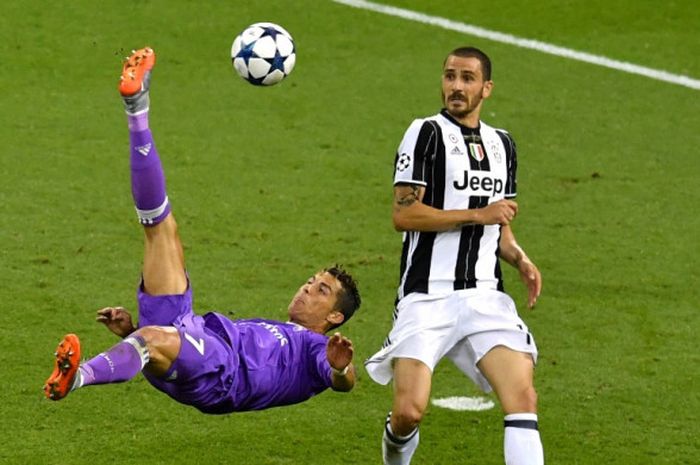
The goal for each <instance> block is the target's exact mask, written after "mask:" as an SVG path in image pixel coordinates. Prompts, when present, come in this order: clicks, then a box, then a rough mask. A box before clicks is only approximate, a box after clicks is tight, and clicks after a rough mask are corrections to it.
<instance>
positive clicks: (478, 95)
mask: <svg viewBox="0 0 700 465" xmlns="http://www.w3.org/2000/svg"><path fill="white" fill-rule="evenodd" d="M492 86H493V83H492V82H491V81H484V76H483V73H482V69H481V62H480V61H479V59H478V58H474V57H468V58H464V57H458V56H454V55H450V56H449V57H447V61H445V66H444V68H443V70H442V102H443V105H444V106H445V108H446V109H447V112H448V113H449V114H450V115H452V116H453V117H454V118H455V119H458V120H461V119H462V118H465V117H466V116H468V115H470V114H471V113H473V112H474V111H475V110H479V109H480V107H481V101H482V100H483V99H485V98H487V97H488V96H489V95H491V88H492Z"/></svg>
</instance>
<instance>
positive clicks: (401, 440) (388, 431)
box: [384, 413, 418, 446]
mask: <svg viewBox="0 0 700 465" xmlns="http://www.w3.org/2000/svg"><path fill="white" fill-rule="evenodd" d="M390 419H391V413H389V416H388V417H386V423H384V432H385V433H386V436H387V437H388V438H389V440H390V441H391V442H393V443H394V444H396V445H398V446H402V445H404V444H406V443H407V442H409V441H410V440H411V439H413V437H414V436H415V435H416V434H417V433H418V427H417V426H416V429H414V430H413V431H411V432H410V433H409V434H408V436H405V437H401V438H399V437H397V436H396V435H395V434H394V433H393V432H392V431H391V429H390V428H389V424H390Z"/></svg>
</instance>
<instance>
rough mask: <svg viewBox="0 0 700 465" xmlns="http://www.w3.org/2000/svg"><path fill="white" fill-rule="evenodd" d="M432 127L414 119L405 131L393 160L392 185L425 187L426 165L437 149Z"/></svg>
mask: <svg viewBox="0 0 700 465" xmlns="http://www.w3.org/2000/svg"><path fill="white" fill-rule="evenodd" d="M436 135H437V134H436V131H435V127H434V125H433V124H432V123H431V122H430V121H427V120H423V119H416V120H414V121H413V123H411V125H410V126H409V127H408V129H407V130H406V133H405V134H404V136H403V140H402V141H401V144H400V145H399V149H398V151H397V152H396V158H395V160H394V185H396V184H418V185H421V186H426V185H427V182H426V173H427V171H428V170H427V169H426V164H427V163H430V161H431V159H432V157H434V155H435V150H436V147H437V140H436Z"/></svg>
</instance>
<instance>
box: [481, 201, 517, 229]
mask: <svg viewBox="0 0 700 465" xmlns="http://www.w3.org/2000/svg"><path fill="white" fill-rule="evenodd" d="M517 214H518V204H517V203H515V202H513V201H512V200H508V199H503V200H499V201H498V202H494V203H492V204H490V205H488V206H486V207H484V208H480V209H479V218H478V221H477V222H478V223H479V224H502V225H508V224H510V222H511V221H513V219H514V218H515V215H517Z"/></svg>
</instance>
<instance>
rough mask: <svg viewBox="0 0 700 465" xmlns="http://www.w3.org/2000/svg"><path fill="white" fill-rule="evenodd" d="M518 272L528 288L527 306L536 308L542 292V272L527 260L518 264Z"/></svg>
mask: <svg viewBox="0 0 700 465" xmlns="http://www.w3.org/2000/svg"><path fill="white" fill-rule="evenodd" d="M518 271H519V272H520V279H522V280H523V282H524V283H525V285H526V286H527V294H528V295H527V306H528V307H529V308H534V307H535V304H536V303H537V298H538V297H539V296H540V292H542V275H541V274H540V270H538V269H537V267H536V266H535V264H534V263H532V262H531V261H530V260H527V259H526V260H521V261H520V262H519V263H518Z"/></svg>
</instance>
